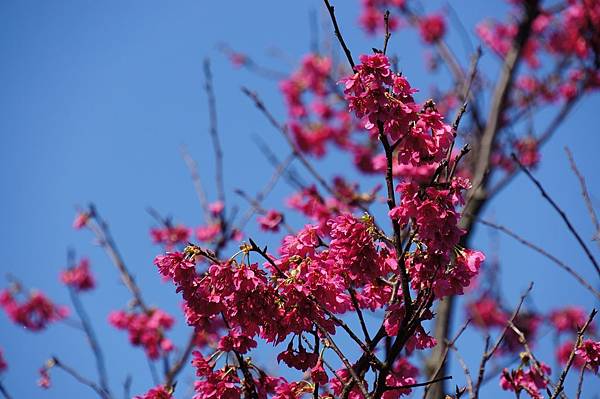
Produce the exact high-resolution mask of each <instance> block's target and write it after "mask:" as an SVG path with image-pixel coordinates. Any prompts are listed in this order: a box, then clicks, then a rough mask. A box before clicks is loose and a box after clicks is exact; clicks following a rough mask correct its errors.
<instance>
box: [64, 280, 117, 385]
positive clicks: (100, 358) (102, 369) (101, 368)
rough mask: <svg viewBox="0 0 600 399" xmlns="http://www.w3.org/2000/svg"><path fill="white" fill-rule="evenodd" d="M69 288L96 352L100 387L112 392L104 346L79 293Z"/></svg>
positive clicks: (84, 329) (74, 305)
mask: <svg viewBox="0 0 600 399" xmlns="http://www.w3.org/2000/svg"><path fill="white" fill-rule="evenodd" d="M68 288H69V296H70V297H71V302H72V303H73V308H74V309H75V312H76V313H77V316H79V320H80V321H81V325H82V326H83V331H84V332H85V335H86V337H87V339H88V342H89V344H90V348H91V349H92V352H93V354H94V358H95V359H96V369H97V370H98V378H99V381H100V387H101V388H102V389H103V390H104V391H105V392H107V393H110V389H109V385H108V375H107V373H106V364H105V363H104V354H103V353H102V348H101V347H100V344H99V342H98V338H97V337H96V333H95V331H94V328H93V327H92V324H91V322H90V318H89V316H88V314H87V312H86V310H85V308H84V307H83V304H82V303H81V300H80V299H79V295H78V294H77V293H76V292H75V290H74V289H73V288H72V287H68Z"/></svg>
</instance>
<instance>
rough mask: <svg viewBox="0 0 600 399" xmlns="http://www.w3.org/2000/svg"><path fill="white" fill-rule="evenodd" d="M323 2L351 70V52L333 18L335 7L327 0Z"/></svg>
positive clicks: (352, 64)
mask: <svg viewBox="0 0 600 399" xmlns="http://www.w3.org/2000/svg"><path fill="white" fill-rule="evenodd" d="M323 1H324V2H325V6H326V7H327V11H329V16H330V17H331V22H332V23H333V30H334V31H335V36H336V37H337V39H338V41H339V42H340V45H341V46H342V49H343V50H344V54H346V58H347V59H348V63H349V64H350V67H352V70H354V69H355V67H356V65H355V64H354V60H353V59H352V53H350V49H348V46H346V42H345V41H344V37H343V36H342V32H340V27H339V26H338V23H337V19H336V18H335V9H334V7H333V6H332V5H331V4H330V3H329V0H323Z"/></svg>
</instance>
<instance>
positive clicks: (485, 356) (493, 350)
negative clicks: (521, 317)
mask: <svg viewBox="0 0 600 399" xmlns="http://www.w3.org/2000/svg"><path fill="white" fill-rule="evenodd" d="M532 288H533V282H531V283H529V287H528V288H527V290H526V291H525V292H524V293H523V294H522V295H521V299H520V300H519V304H518V305H517V307H516V308H515V310H514V312H513V314H512V316H511V317H510V319H509V320H508V322H507V323H506V325H505V326H504V328H503V329H502V333H501V334H500V335H499V336H498V339H497V340H496V343H495V344H494V346H492V348H491V349H489V343H490V340H489V336H488V337H487V338H486V343H485V350H484V352H483V355H482V357H481V362H480V363H479V375H478V376H477V382H476V383H475V387H474V389H473V391H474V397H475V398H478V397H479V389H480V388H481V384H482V382H483V377H484V375H485V366H486V364H487V362H488V361H489V360H490V359H491V358H492V356H494V353H496V351H497V350H498V348H499V347H500V344H501V343H502V340H503V339H504V336H505V335H506V332H507V331H508V329H509V326H510V324H511V323H512V322H514V320H515V318H516V317H517V315H518V314H519V311H520V310H521V306H522V305H523V302H524V301H525V298H526V297H527V295H529V293H530V292H531V290H532Z"/></svg>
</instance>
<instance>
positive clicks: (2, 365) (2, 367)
mask: <svg viewBox="0 0 600 399" xmlns="http://www.w3.org/2000/svg"><path fill="white" fill-rule="evenodd" d="M7 368H8V364H7V363H6V360H4V355H3V353H2V349H0V373H2V372H3V371H6V369H7Z"/></svg>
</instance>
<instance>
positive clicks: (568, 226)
mask: <svg viewBox="0 0 600 399" xmlns="http://www.w3.org/2000/svg"><path fill="white" fill-rule="evenodd" d="M512 158H513V160H514V161H515V162H516V163H517V164H518V165H519V167H520V168H521V170H522V171H523V172H525V174H526V175H527V177H528V178H529V180H531V181H532V182H533V184H535V185H536V187H537V188H538V190H540V194H542V197H544V198H545V199H546V201H548V203H549V204H550V205H551V206H552V208H554V210H555V211H556V212H558V214H559V215H560V217H561V219H562V220H563V221H564V222H565V224H566V225H567V228H568V229H569V231H570V232H571V234H573V236H574V237H575V239H576V240H577V242H578V243H579V245H580V246H581V248H582V249H583V251H584V252H585V254H586V255H587V257H588V258H589V260H590V262H592V264H593V265H594V268H595V269H596V272H597V273H598V275H600V267H599V266H598V262H597V261H596V258H594V255H592V252H591V251H590V249H589V248H588V247H587V245H585V242H583V240H582V239H581V236H580V235H579V233H577V231H576V230H575V227H573V224H571V221H570V220H569V218H568V217H567V214H566V213H565V212H564V211H563V210H562V209H561V208H560V207H559V206H558V205H557V204H556V202H555V201H554V200H553V199H552V198H551V197H550V195H548V193H547V192H546V190H544V187H542V184H541V183H540V182H539V180H537V179H536V178H535V177H533V175H532V174H531V172H529V170H528V169H527V168H526V167H525V166H523V164H522V163H521V162H520V161H519V159H518V158H517V156H516V155H515V154H512Z"/></svg>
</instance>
